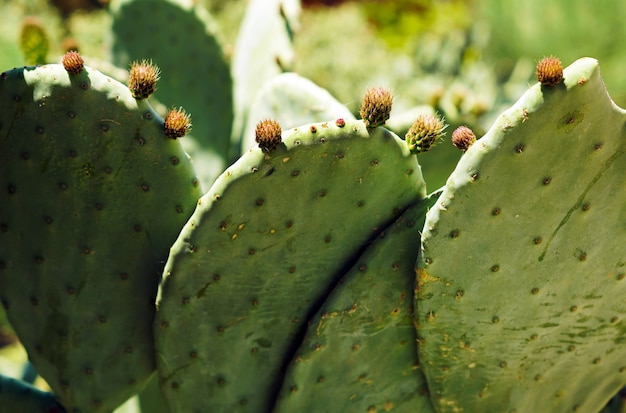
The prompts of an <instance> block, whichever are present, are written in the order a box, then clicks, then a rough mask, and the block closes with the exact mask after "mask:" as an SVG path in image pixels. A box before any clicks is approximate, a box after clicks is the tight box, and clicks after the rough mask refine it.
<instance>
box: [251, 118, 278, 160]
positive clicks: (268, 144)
mask: <svg viewBox="0 0 626 413" xmlns="http://www.w3.org/2000/svg"><path fill="white" fill-rule="evenodd" d="M281 135H282V129H281V127H280V125H279V124H278V122H276V121H275V120H273V119H265V120H262V121H260V122H259V123H257V124H256V130H255V140H256V142H257V143H258V144H259V148H261V149H262V150H264V151H266V152H271V151H273V150H274V149H276V147H277V146H278V145H279V144H280V143H281V142H282V137H281Z"/></svg>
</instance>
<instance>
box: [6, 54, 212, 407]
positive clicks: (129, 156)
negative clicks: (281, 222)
mask: <svg viewBox="0 0 626 413" xmlns="http://www.w3.org/2000/svg"><path fill="white" fill-rule="evenodd" d="M0 102H1V103H0V105H1V107H2V110H0V125H1V126H0V148H1V151H0V165H1V166H0V188H2V190H1V191H0V299H1V301H2V304H3V306H4V308H5V310H6V312H7V315H8V317H9V321H10V322H11V324H12V325H13V327H14V328H15V331H16V332H17V334H18V335H19V337H20V340H21V341H22V342H23V344H24V346H25V347H26V349H27V351H28V353H29V357H30V359H31V360H32V362H33V364H34V365H35V367H36V368H37V370H38V372H39V373H40V374H41V376H42V377H43V378H44V379H45V380H46V381H47V382H48V383H49V385H50V386H51V388H52V389H53V391H54V392H55V394H56V395H57V397H58V398H59V400H60V401H61V403H62V404H63V405H64V406H65V407H66V408H67V409H68V410H70V411H72V412H107V411H110V410H112V409H113V408H115V407H116V406H117V405H119V404H121V403H122V402H123V401H124V400H125V399H127V398H128V397H130V396H132V395H133V394H134V393H136V392H137V391H138V390H139V389H140V388H141V387H142V386H143V384H144V383H145V382H146V380H148V378H150V376H151V375H152V373H153V371H154V368H155V365H154V359H153V342H152V338H151V322H152V318H153V314H154V298H155V296H156V290H157V284H158V282H159V273H160V271H161V268H162V265H163V264H162V263H163V261H164V260H165V259H166V257H167V252H168V248H169V246H170V245H171V243H172V242H173V241H174V239H175V238H176V235H177V233H178V231H179V229H180V228H181V227H182V225H183V223H184V222H185V221H186V220H187V218H188V217H189V215H190V214H191V212H192V210H193V208H194V206H195V203H196V200H197V198H198V197H199V196H200V192H199V188H198V187H197V180H196V179H195V175H194V171H193V169H192V168H191V164H190V162H189V160H188V159H187V156H186V154H185V153H184V152H183V151H182V149H181V147H180V144H179V143H178V141H176V140H173V139H170V138H168V137H166V136H165V132H164V130H163V129H164V127H163V120H162V119H161V118H160V117H159V116H158V115H157V114H156V113H155V112H154V111H153V110H152V109H151V107H150V106H149V105H148V104H147V103H145V101H136V100H135V99H133V98H132V96H131V94H130V91H129V90H128V89H127V88H126V87H125V86H124V85H122V84H120V83H118V82H116V81H114V80H112V79H110V78H108V77H106V76H104V75H102V74H100V73H99V72H97V71H95V70H93V69H91V68H88V67H84V68H83V69H82V70H81V71H80V73H79V74H71V73H68V72H67V71H66V70H65V69H64V67H63V66H62V65H46V66H41V67H39V68H34V67H26V68H21V69H14V70H10V71H7V72H4V73H3V74H2V75H1V76H0ZM94 349H97V351H94Z"/></svg>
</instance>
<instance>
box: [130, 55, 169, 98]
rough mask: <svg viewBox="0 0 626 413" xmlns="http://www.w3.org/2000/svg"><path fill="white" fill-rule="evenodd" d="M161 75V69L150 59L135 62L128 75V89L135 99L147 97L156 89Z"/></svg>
mask: <svg viewBox="0 0 626 413" xmlns="http://www.w3.org/2000/svg"><path fill="white" fill-rule="evenodd" d="M160 75H161V71H160V70H159V68H158V67H157V66H156V65H155V64H153V63H152V62H151V61H150V60H142V61H140V62H133V63H132V64H131V66H130V74H129V76H128V89H130V92H131V93H132V95H133V97H134V98H135V99H137V100H141V99H147V98H148V97H150V95H152V94H153V93H154V92H155V91H156V84H157V81H158V80H159V78H160Z"/></svg>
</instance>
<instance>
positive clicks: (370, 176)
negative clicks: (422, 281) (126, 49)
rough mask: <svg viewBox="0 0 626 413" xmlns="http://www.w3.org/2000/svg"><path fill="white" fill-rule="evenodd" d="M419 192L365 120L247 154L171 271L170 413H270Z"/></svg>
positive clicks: (164, 363) (164, 328)
mask: <svg viewBox="0 0 626 413" xmlns="http://www.w3.org/2000/svg"><path fill="white" fill-rule="evenodd" d="M424 196H425V184H424V182H423V180H422V176H421V171H420V168H419V165H418V164H417V161H416V159H415V157H414V156H411V155H410V153H409V152H408V150H407V149H406V145H404V142H403V141H402V140H401V139H399V138H398V137H397V136H396V135H394V134H392V133H391V132H389V131H387V130H385V129H382V128H377V129H370V130H368V129H367V128H366V127H365V125H364V124H363V123H362V122H361V121H344V120H338V121H335V122H327V123H316V124H310V125H306V126H302V127H299V128H296V129H291V130H289V131H286V132H283V139H282V143H281V144H280V145H279V146H278V147H277V148H276V149H274V150H273V151H272V152H271V153H266V152H264V151H262V150H261V149H260V148H253V149H251V150H249V151H248V152H247V153H246V154H244V155H243V156H242V157H241V158H240V159H239V160H238V161H237V162H236V163H235V164H234V165H233V166H231V167H230V168H229V169H227V170H226V171H225V172H224V173H223V174H222V175H221V176H220V178H218V180H217V181H216V183H215V184H214V185H213V187H212V188H211V190H210V191H209V192H208V193H207V194H206V195H205V196H204V197H203V198H201V200H200V201H199V204H198V208H197V209H196V211H195V212H194V215H193V216H192V217H191V219H190V220H189V222H188V223H187V224H186V226H185V228H184V229H183V231H182V232H181V234H180V236H179V238H178V240H177V241H176V243H175V244H174V246H173V247H172V252H171V254H170V258H169V260H168V262H167V264H166V267H165V272H164V282H163V285H162V287H161V289H160V292H159V299H158V301H157V302H158V312H157V318H156V320H155V340H156V346H157V365H158V368H159V374H160V375H161V378H162V383H161V385H162V388H163V389H164V393H165V396H166V398H167V399H168V400H169V402H170V405H171V407H172V408H173V410H174V411H177V412H204V411H211V412H235V411H247V412H254V413H258V412H264V411H268V410H269V408H270V407H271V405H272V403H273V401H274V398H275V397H276V395H277V393H278V391H279V387H280V383H281V380H282V370H283V369H284V368H285V367H286V365H287V363H288V362H289V360H290V359H291V357H292V356H293V353H294V352H295V350H296V346H297V343H298V341H299V338H300V337H301V335H303V334H304V332H305V330H306V327H307V321H308V320H309V318H310V317H312V316H313V315H314V314H315V312H316V311H317V309H318V307H319V306H320V305H321V303H322V301H323V299H324V297H325V296H326V295H327V294H328V293H329V291H330V289H331V288H332V286H333V285H334V284H335V283H336V282H337V281H338V279H339V277H341V275H342V274H344V273H345V271H347V269H349V268H350V267H351V266H352V265H353V262H352V261H353V260H354V259H355V258H356V257H357V256H358V253H359V252H360V251H361V250H362V249H363V248H364V246H365V245H366V244H367V243H368V242H369V241H370V240H371V239H373V238H375V237H376V235H377V234H378V233H379V232H380V231H381V230H382V229H383V228H385V227H386V226H387V225H388V224H389V223H390V222H393V220H395V219H396V218H397V217H398V215H399V214H400V213H401V212H402V211H403V210H404V209H406V208H407V207H408V206H409V205H411V204H412V203H414V202H416V201H417V200H419V199H421V198H423V197H424ZM186 337H192V340H187V339H184V338H186Z"/></svg>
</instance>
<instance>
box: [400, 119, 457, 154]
mask: <svg viewBox="0 0 626 413" xmlns="http://www.w3.org/2000/svg"><path fill="white" fill-rule="evenodd" d="M446 128H447V125H446V124H445V123H444V121H443V119H442V118H440V117H439V116H438V115H436V114H435V115H431V114H421V115H419V116H418V117H417V119H416V120H415V122H414V123H413V126H411V128H410V129H409V131H408V132H407V133H406V135H405V140H406V143H407V146H408V147H409V150H410V151H411V153H413V154H419V153H424V152H428V150H429V149H430V148H431V147H433V146H434V145H435V144H436V143H437V141H438V140H439V139H441V138H443V135H444V132H443V131H444V130H445V129H446Z"/></svg>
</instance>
